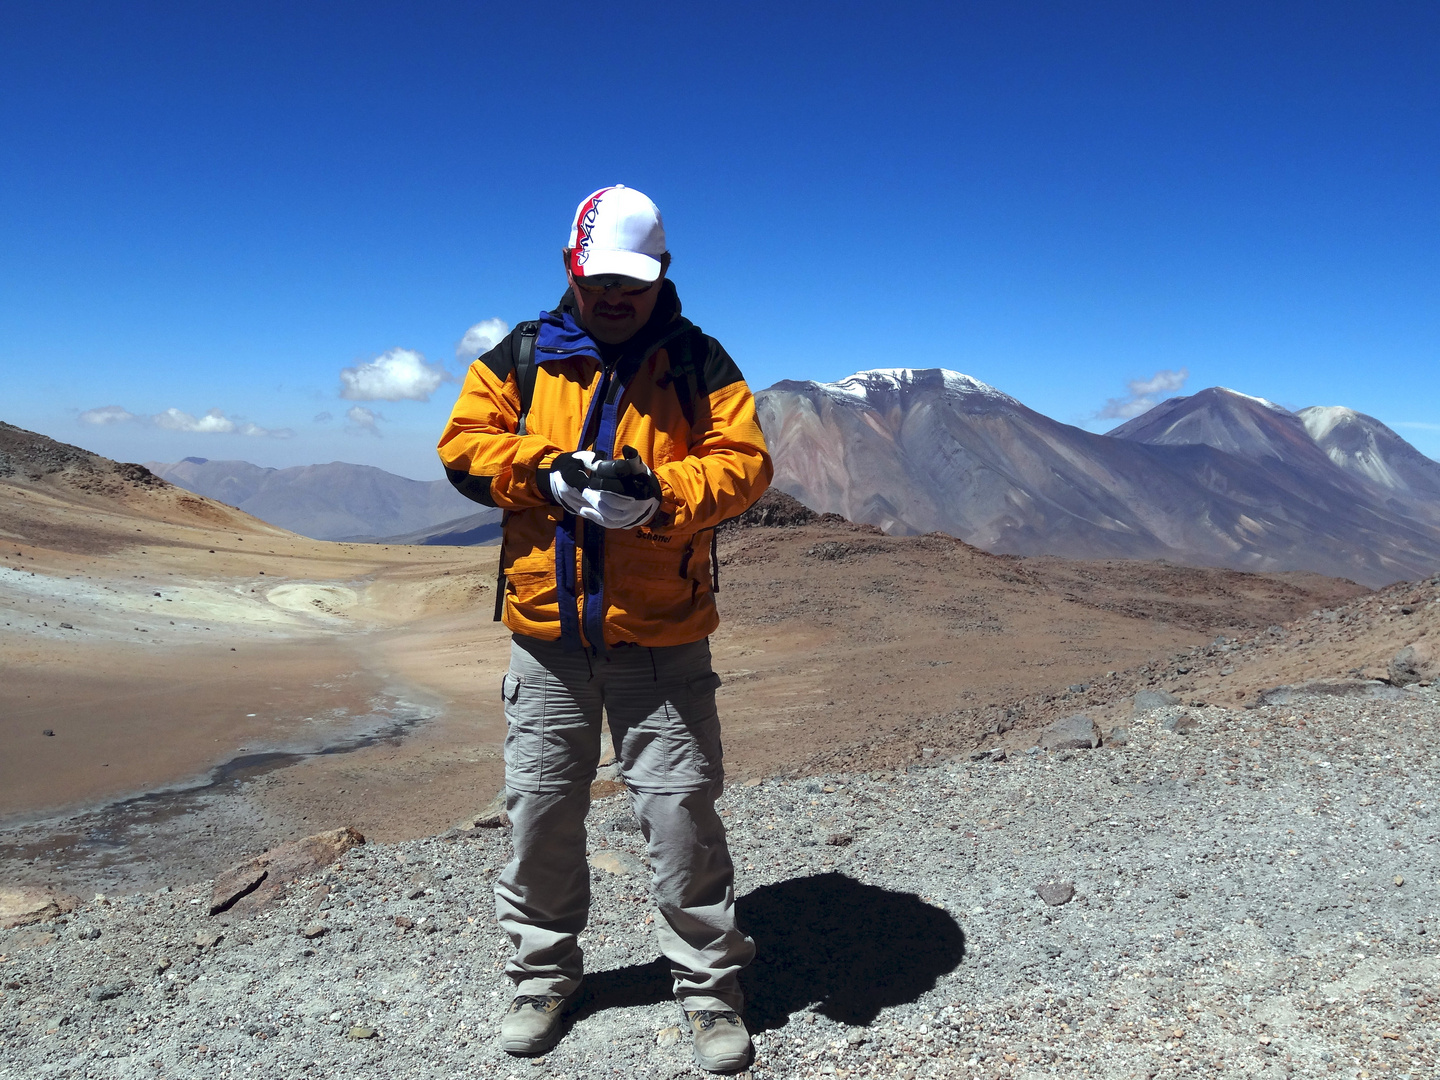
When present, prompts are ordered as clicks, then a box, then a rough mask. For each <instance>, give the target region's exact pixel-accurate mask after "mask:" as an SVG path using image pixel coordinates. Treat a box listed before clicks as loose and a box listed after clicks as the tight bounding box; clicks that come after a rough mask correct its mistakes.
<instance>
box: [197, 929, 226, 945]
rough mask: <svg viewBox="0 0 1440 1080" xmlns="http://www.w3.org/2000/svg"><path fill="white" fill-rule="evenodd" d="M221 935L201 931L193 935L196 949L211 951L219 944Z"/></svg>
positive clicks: (210, 931)
mask: <svg viewBox="0 0 1440 1080" xmlns="http://www.w3.org/2000/svg"><path fill="white" fill-rule="evenodd" d="M221 937H222V935H221V934H220V933H218V932H217V931H214V930H201V931H199V932H198V933H197V934H196V935H195V947H196V948H197V949H211V948H214V947H215V946H216V945H218V944H220V938H221Z"/></svg>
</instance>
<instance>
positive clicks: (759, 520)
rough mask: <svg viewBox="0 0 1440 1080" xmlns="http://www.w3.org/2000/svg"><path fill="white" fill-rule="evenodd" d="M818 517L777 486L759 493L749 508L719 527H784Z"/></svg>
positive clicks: (806, 523)
mask: <svg viewBox="0 0 1440 1080" xmlns="http://www.w3.org/2000/svg"><path fill="white" fill-rule="evenodd" d="M827 516H829V515H827ZM819 517H820V515H819V514H817V513H816V512H815V511H814V510H811V509H810V508H809V507H808V506H806V505H805V504H804V503H802V502H801V501H800V500H799V499H797V498H795V497H794V496H793V495H786V494H785V492H783V491H781V490H780V489H779V488H773V487H772V488H770V489H769V490H768V491H766V492H765V494H764V495H761V496H760V498H759V499H757V500H756V501H755V504H754V505H753V506H751V507H750V509H748V510H746V511H745V513H743V514H741V515H740V516H739V517H738V518H735V519H734V520H733V521H731V522H726V523H725V524H724V525H722V526H721V528H722V529H723V528H740V529H750V528H756V527H760V528H784V527H786V526H793V525H808V524H809V523H810V522H812V521H816V520H818V519H819Z"/></svg>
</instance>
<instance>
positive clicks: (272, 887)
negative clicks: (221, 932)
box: [210, 827, 365, 915]
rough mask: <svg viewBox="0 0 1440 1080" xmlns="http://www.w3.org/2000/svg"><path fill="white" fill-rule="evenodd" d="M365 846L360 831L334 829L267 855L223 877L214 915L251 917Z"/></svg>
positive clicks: (219, 879)
mask: <svg viewBox="0 0 1440 1080" xmlns="http://www.w3.org/2000/svg"><path fill="white" fill-rule="evenodd" d="M363 843H365V837H363V836H362V835H360V832H359V831H358V830H357V829H352V828H348V827H347V828H344V829H331V830H329V831H328V832H322V833H316V834H315V835H313V836H306V837H304V838H302V839H300V840H292V841H291V842H290V843H288V844H281V845H280V846H279V847H277V848H274V849H272V850H270V851H267V852H266V853H265V854H264V855H260V856H257V857H256V858H254V859H251V860H249V861H248V862H244V863H241V864H240V865H239V866H237V867H235V868H234V869H232V870H230V871H229V872H228V873H224V874H221V875H220V876H219V877H217V878H216V879H215V883H214V885H213V886H212V889H211V893H210V914H211V915H219V914H220V913H221V912H225V911H228V912H235V913H238V914H251V913H254V912H256V911H260V910H261V909H263V908H266V907H269V906H270V905H271V904H273V903H275V902H276V901H277V900H279V899H280V898H281V897H282V896H284V895H285V893H286V891H287V890H288V888H289V885H290V883H291V882H293V881H296V880H298V879H300V878H303V877H306V876H307V875H309V874H313V873H314V872H315V871H316V870H320V869H322V868H324V867H326V866H329V865H330V864H331V863H333V862H334V861H335V860H336V859H338V858H340V856H341V855H343V854H345V852H347V851H349V850H350V849H351V848H353V847H357V846H358V845H360V844H363Z"/></svg>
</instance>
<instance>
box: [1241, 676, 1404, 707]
mask: <svg viewBox="0 0 1440 1080" xmlns="http://www.w3.org/2000/svg"><path fill="white" fill-rule="evenodd" d="M1402 693H1403V691H1401V690H1399V689H1397V688H1396V687H1394V686H1390V685H1389V684H1387V683H1383V682H1379V681H1377V680H1375V679H1315V680H1313V681H1311V682H1303V683H1299V684H1297V685H1295V686H1277V687H1275V688H1273V689H1271V690H1266V691H1264V692H1263V693H1262V694H1261V695H1260V697H1259V698H1258V699H1257V704H1259V705H1296V704H1299V703H1300V702H1302V701H1303V700H1305V699H1306V698H1309V697H1340V698H1345V697H1357V698H1378V699H1380V700H1395V699H1396V696H1397V695H1399V694H1402Z"/></svg>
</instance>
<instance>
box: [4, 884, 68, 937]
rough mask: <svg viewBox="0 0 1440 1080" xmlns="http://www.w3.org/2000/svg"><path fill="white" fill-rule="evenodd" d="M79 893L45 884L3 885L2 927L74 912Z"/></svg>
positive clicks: (36, 921) (35, 921)
mask: <svg viewBox="0 0 1440 1080" xmlns="http://www.w3.org/2000/svg"><path fill="white" fill-rule="evenodd" d="M79 903H80V898H79V897H78V896H70V895H68V894H66V893H58V892H56V891H55V890H54V889H52V888H49V887H48V886H43V885H0V930H11V929H13V928H14V927H17V926H29V925H30V924H31V923H38V922H47V921H49V920H50V919H53V918H55V917H56V916H59V915H66V914H69V913H70V912H72V911H74V910H75V908H76V907H77V906H78V905H79Z"/></svg>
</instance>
